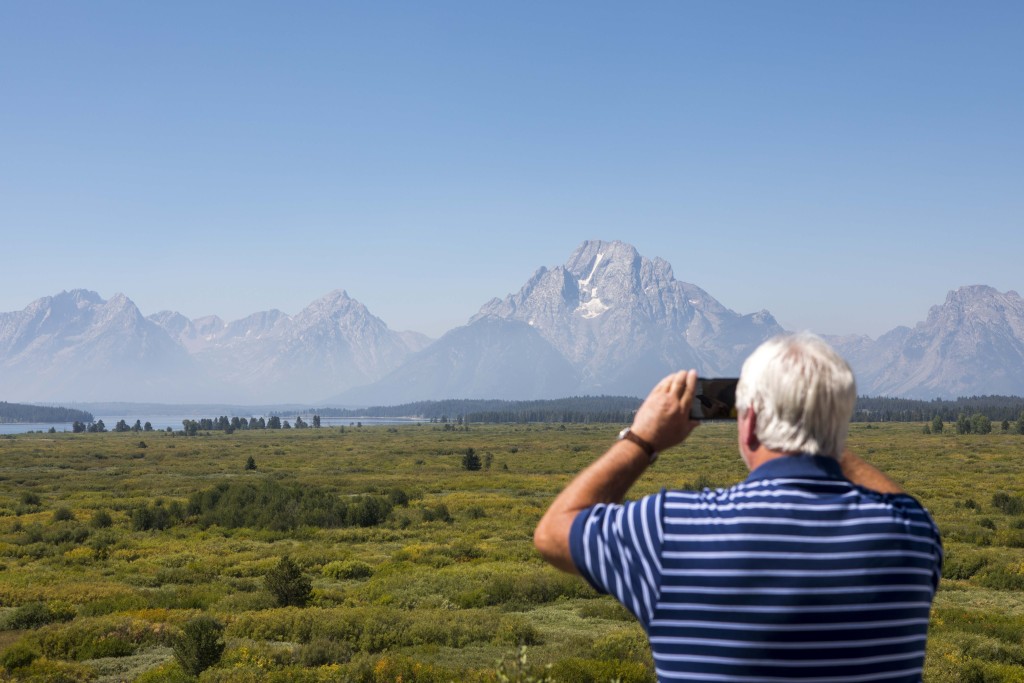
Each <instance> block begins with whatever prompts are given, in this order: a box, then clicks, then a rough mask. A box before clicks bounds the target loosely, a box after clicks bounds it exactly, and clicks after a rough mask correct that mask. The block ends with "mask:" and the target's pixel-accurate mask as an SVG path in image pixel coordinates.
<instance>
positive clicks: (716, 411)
mask: <svg viewBox="0 0 1024 683" xmlns="http://www.w3.org/2000/svg"><path fill="white" fill-rule="evenodd" d="M737 382H739V379H738V378H736V377H726V378H715V379H700V378H698V379H697V393H696V395H694V397H693V405H692V406H690V419H691V420H735V419H736V383H737Z"/></svg>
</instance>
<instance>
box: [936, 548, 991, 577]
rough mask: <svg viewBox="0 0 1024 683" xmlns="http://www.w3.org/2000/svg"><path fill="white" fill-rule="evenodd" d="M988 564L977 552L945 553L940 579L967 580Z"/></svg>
mask: <svg viewBox="0 0 1024 683" xmlns="http://www.w3.org/2000/svg"><path fill="white" fill-rule="evenodd" d="M987 564H988V558H987V557H985V556H983V555H981V554H980V553H978V552H966V553H961V551H959V550H958V551H956V552H953V551H952V550H947V551H946V556H945V557H944V558H943V560H942V578H944V579H961V580H963V579H969V578H971V577H972V576H974V575H975V574H977V573H978V571H979V570H980V569H981V568H982V567H984V566H985V565H987Z"/></svg>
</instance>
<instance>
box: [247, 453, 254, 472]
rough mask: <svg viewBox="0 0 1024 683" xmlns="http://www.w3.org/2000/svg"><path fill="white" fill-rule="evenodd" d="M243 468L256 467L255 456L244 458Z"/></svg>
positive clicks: (250, 468)
mask: <svg viewBox="0 0 1024 683" xmlns="http://www.w3.org/2000/svg"><path fill="white" fill-rule="evenodd" d="M245 469H246V470H254V469H256V458H254V457H252V456H251V455H250V456H249V457H248V458H246V460H245Z"/></svg>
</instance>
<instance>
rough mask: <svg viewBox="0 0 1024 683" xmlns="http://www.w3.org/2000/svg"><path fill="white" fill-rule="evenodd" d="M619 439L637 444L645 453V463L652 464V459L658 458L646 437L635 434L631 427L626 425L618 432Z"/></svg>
mask: <svg viewBox="0 0 1024 683" xmlns="http://www.w3.org/2000/svg"><path fill="white" fill-rule="evenodd" d="M619 441H632V442H633V443H635V444H636V445H637V446H639V447H640V448H642V449H643V451H644V453H646V454H647V464H648V465H653V464H654V461H655V460H657V459H658V454H657V453H656V452H655V450H654V446H652V445H651V444H650V443H649V442H648V441H647V440H646V439H644V438H642V437H639V436H637V435H636V432H634V431H633V428H632V427H626V428H625V429H623V430H622V431H621V432H619Z"/></svg>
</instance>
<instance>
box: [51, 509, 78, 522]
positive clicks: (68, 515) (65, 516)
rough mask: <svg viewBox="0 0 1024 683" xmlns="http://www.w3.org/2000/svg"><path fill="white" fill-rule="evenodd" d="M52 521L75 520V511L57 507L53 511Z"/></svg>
mask: <svg viewBox="0 0 1024 683" xmlns="http://www.w3.org/2000/svg"><path fill="white" fill-rule="evenodd" d="M52 521H54V522H73V521H75V513H74V512H72V511H71V510H70V508H66V507H63V506H61V507H59V508H57V509H56V510H54V511H53V517H52Z"/></svg>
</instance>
